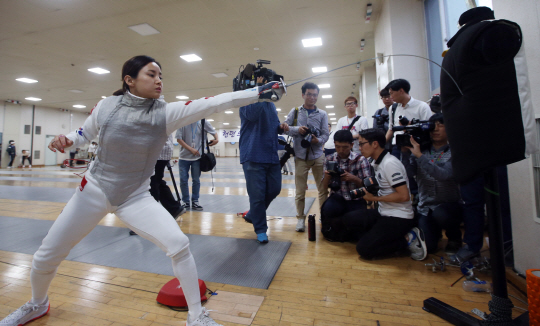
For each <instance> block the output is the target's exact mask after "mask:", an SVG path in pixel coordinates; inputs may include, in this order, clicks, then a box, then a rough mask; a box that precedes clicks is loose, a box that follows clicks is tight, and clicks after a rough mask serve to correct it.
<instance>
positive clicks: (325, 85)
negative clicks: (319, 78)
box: [317, 84, 330, 88]
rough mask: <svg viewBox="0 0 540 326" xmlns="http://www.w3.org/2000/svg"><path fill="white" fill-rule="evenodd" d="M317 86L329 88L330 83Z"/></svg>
mask: <svg viewBox="0 0 540 326" xmlns="http://www.w3.org/2000/svg"><path fill="white" fill-rule="evenodd" d="M317 86H319V88H330V84H319V85H317Z"/></svg>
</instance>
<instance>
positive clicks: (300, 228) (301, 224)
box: [296, 218, 306, 232]
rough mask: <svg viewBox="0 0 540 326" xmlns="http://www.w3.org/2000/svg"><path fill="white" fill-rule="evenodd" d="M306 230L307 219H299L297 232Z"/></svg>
mask: <svg viewBox="0 0 540 326" xmlns="http://www.w3.org/2000/svg"><path fill="white" fill-rule="evenodd" d="M305 231H306V220H305V219H301V218H299V219H298V222H296V232H305Z"/></svg>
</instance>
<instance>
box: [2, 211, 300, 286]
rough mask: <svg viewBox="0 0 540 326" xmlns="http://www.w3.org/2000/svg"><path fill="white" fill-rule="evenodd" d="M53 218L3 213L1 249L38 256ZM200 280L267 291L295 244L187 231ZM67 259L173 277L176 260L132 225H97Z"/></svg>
mask: <svg viewBox="0 0 540 326" xmlns="http://www.w3.org/2000/svg"><path fill="white" fill-rule="evenodd" d="M52 223H53V221H42V220H33V219H26V218H14V217H4V216H0V250H5V251H12V252H21V253H26V254H33V253H34V252H35V251H36V250H37V249H38V247H39V246H40V244H41V242H42V240H43V238H44V237H45V235H46V234H47V231H48V230H49V228H50V226H51V225H52ZM187 236H188V238H189V240H190V249H191V252H192V253H193V256H194V258H195V263H196V265H197V270H198V273H199V278H200V279H202V280H205V281H208V282H216V283H225V284H232V285H238V286H246V287H253V288H260V289H267V288H268V286H269V285H270V282H271V281H272V279H273V278H274V275H275V273H276V272H277V270H278V268H279V266H280V265H281V262H282V261H283V258H284V257H285V255H286V254H287V251H288V250H289V247H290V245H291V243H290V242H282V241H270V242H269V243H267V244H265V245H261V244H258V243H257V242H256V241H255V240H251V239H236V238H225V237H215V236H204V235H195V234H188V235H187ZM67 259H68V260H73V261H78V262H83V263H90V264H96V265H102V266H109V267H118V268H125V269H130V270H137V271H142V272H148V273H157V274H163V275H170V276H173V272H172V266H171V260H170V258H168V257H167V256H166V255H165V253H164V252H162V251H161V250H160V249H159V248H158V247H157V246H155V245H154V244H153V243H151V242H150V241H147V240H145V239H143V238H141V237H139V236H129V235H128V229H126V228H119V227H107V226H101V225H98V226H97V227H96V228H95V229H94V230H93V231H92V232H90V234H88V235H87V236H86V237H85V238H84V239H83V240H82V241H81V242H80V243H79V244H78V245H77V246H75V247H74V248H73V249H72V250H71V253H70V254H69V256H68V257H67Z"/></svg>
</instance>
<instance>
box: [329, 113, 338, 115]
mask: <svg viewBox="0 0 540 326" xmlns="http://www.w3.org/2000/svg"><path fill="white" fill-rule="evenodd" d="M328 115H336V114H335V113H328Z"/></svg>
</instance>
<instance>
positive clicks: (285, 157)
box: [278, 139, 294, 168]
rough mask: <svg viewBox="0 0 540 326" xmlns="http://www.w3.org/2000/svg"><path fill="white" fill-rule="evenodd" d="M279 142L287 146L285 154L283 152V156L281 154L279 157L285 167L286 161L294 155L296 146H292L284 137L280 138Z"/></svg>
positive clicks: (280, 162)
mask: <svg viewBox="0 0 540 326" xmlns="http://www.w3.org/2000/svg"><path fill="white" fill-rule="evenodd" d="M278 143H279V144H280V145H283V146H285V154H283V156H281V157H280V158H279V164H280V165H281V167H282V168H283V166H284V165H285V163H287V161H288V160H289V158H290V157H291V156H294V148H292V146H291V145H290V144H289V143H287V142H286V141H284V140H283V139H278Z"/></svg>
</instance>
